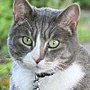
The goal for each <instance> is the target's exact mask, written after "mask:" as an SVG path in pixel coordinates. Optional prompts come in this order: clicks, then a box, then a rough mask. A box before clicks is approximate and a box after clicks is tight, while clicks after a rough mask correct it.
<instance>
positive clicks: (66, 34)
mask: <svg viewBox="0 0 90 90" xmlns="http://www.w3.org/2000/svg"><path fill="white" fill-rule="evenodd" d="M78 17H79V7H78V5H76V4H74V5H71V6H70V7H68V8H67V9H65V10H63V11H59V10H53V9H48V8H41V9H37V8H34V7H31V6H29V4H28V3H27V1H25V0H15V2H14V24H13V26H12V28H11V31H10V34H9V38H8V44H9V51H10V54H11V57H13V58H14V60H16V61H17V62H18V63H19V64H20V65H22V66H24V67H25V68H28V69H30V70H33V71H35V72H55V71H56V70H58V69H59V70H63V69H65V68H67V67H68V66H69V65H70V64H71V63H72V62H73V61H74V60H73V59H72V57H73V55H74V51H75V50H76V48H77V47H78V42H77V39H76V33H75V32H76V31H75V30H76V25H77V22H78Z"/></svg>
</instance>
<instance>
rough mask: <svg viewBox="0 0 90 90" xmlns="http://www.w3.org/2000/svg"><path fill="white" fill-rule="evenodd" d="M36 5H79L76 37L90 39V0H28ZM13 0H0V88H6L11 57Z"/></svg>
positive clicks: (55, 6) (82, 40)
mask: <svg viewBox="0 0 90 90" xmlns="http://www.w3.org/2000/svg"><path fill="white" fill-rule="evenodd" d="M29 2H30V3H31V4H32V5H34V6H37V7H51V8H58V9H60V8H64V7H66V6H68V5H70V4H72V3H74V2H77V3H79V4H80V6H81V9H82V10H81V17H80V21H79V25H78V31H77V33H78V37H79V40H80V42H81V43H85V42H89V41H90V0H29ZM12 7H13V0H0V90H8V85H9V72H10V67H11V59H10V57H9V55H8V49H7V36H8V32H9V29H10V26H11V23H12V22H13V20H12V19H13V9H12Z"/></svg>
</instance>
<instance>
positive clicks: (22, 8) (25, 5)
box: [13, 0, 32, 21]
mask: <svg viewBox="0 0 90 90" xmlns="http://www.w3.org/2000/svg"><path fill="white" fill-rule="evenodd" d="M31 12H32V7H31V5H30V4H29V2H28V1H27V0H14V3H13V14H14V20H15V21H17V20H21V19H24V17H25V15H27V14H28V13H31Z"/></svg>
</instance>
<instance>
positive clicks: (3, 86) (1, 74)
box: [0, 62, 11, 90]
mask: <svg viewBox="0 0 90 90" xmlns="http://www.w3.org/2000/svg"><path fill="white" fill-rule="evenodd" d="M10 68H11V63H10V62H9V63H5V64H0V90H8V86H9V77H10V76H9V73H10Z"/></svg>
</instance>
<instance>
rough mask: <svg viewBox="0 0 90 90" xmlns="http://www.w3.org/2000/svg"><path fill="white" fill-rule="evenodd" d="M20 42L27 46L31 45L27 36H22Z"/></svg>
mask: <svg viewBox="0 0 90 90" xmlns="http://www.w3.org/2000/svg"><path fill="white" fill-rule="evenodd" d="M22 42H23V43H24V44H25V45H27V46H31V45H32V40H31V39H30V38H29V37H23V38H22Z"/></svg>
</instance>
